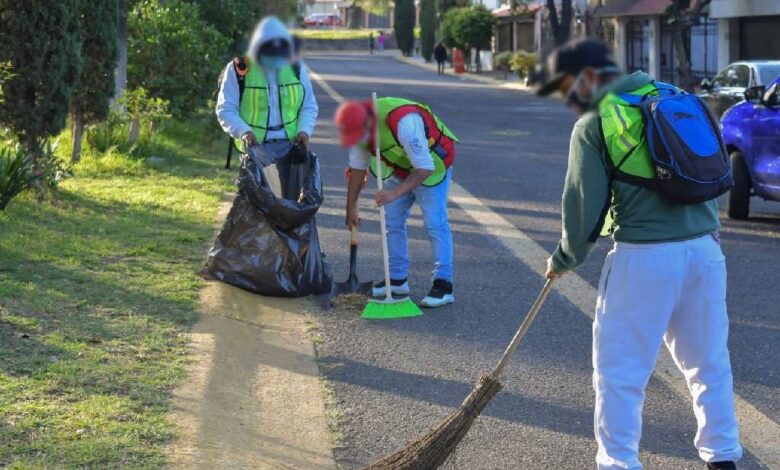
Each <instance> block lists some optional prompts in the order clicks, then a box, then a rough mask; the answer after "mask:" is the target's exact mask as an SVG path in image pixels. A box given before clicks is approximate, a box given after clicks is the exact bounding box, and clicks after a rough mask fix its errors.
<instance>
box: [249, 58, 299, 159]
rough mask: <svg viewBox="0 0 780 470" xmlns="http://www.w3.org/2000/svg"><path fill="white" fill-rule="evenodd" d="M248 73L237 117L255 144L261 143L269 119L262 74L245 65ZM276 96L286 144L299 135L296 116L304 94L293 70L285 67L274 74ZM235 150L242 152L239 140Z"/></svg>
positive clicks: (252, 66)
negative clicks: (246, 126) (254, 138)
mask: <svg viewBox="0 0 780 470" xmlns="http://www.w3.org/2000/svg"><path fill="white" fill-rule="evenodd" d="M247 66H248V68H249V71H248V72H247V74H246V76H245V77H244V92H243V94H242V96H241V103H240V107H239V114H240V115H241V119H243V120H244V122H246V123H247V124H248V125H249V126H251V127H252V130H253V131H254V133H255V136H256V137H257V140H258V142H263V141H264V140H265V137H266V135H267V134H268V131H269V124H268V119H269V117H270V114H271V113H270V110H269V105H268V103H269V98H268V93H269V90H268V83H267V81H266V77H265V70H263V68H262V67H261V66H260V65H258V64H255V63H252V62H247ZM276 84H277V93H278V95H279V100H278V102H279V107H280V111H281V114H282V127H284V131H285V134H286V135H287V138H288V139H289V140H294V139H295V136H296V135H297V134H298V115H299V114H300V111H301V107H302V106H303V98H304V96H305V94H306V92H305V90H304V88H303V85H302V84H301V80H300V78H299V77H298V74H296V73H295V69H294V68H293V66H291V65H288V66H286V67H283V68H281V69H279V70H278V71H277V72H276ZM236 147H237V148H238V149H239V150H240V151H242V152H243V151H244V144H243V142H241V139H236Z"/></svg>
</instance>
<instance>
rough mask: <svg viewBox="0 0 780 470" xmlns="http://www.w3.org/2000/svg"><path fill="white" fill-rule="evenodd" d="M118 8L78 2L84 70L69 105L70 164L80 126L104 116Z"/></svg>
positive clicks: (109, 1) (100, 1)
mask: <svg viewBox="0 0 780 470" xmlns="http://www.w3.org/2000/svg"><path fill="white" fill-rule="evenodd" d="M118 6H119V5H118V3H117V1H116V0H81V31H82V45H81V55H82V57H83V59H84V67H83V68H82V72H81V77H80V80H79V84H78V86H77V87H76V88H75V89H74V91H73V98H72V100H71V106H70V109H71V124H72V127H73V149H72V152H71V161H72V162H74V163H75V162H77V161H79V158H80V156H81V138H82V135H83V133H84V125H85V124H91V123H95V122H99V121H102V120H103V119H105V118H106V117H107V116H108V110H109V102H110V100H111V97H112V96H113V94H114V91H115V90H114V89H115V85H116V83H115V81H114V70H115V68H116V63H117V55H118V51H117V41H116V37H117V23H118V20H119V8H118Z"/></svg>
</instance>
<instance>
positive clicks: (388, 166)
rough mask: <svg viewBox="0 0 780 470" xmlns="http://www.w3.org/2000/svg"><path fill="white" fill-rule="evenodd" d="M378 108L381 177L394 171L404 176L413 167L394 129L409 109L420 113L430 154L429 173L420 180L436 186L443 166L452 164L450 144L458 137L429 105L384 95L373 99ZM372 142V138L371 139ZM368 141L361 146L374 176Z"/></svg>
mask: <svg viewBox="0 0 780 470" xmlns="http://www.w3.org/2000/svg"><path fill="white" fill-rule="evenodd" d="M377 104H378V107H379V109H378V110H377V125H378V126H379V129H378V130H379V145H380V153H381V155H382V159H383V160H384V162H383V165H382V173H383V174H382V178H383V179H387V178H389V177H390V176H392V175H394V174H398V175H399V176H402V177H405V176H406V175H407V174H408V173H409V172H411V171H412V170H413V168H412V163H411V161H410V160H409V157H408V156H407V155H406V150H404V148H403V146H402V145H401V144H400V143H399V142H398V139H397V138H396V135H395V133H396V131H397V125H398V121H399V120H400V117H402V116H403V115H405V114H408V112H410V111H414V112H417V113H418V114H420V115H421V116H422V119H423V122H424V124H425V130H426V137H427V138H428V142H427V143H428V149H429V150H430V151H431V156H432V157H433V164H434V170H433V173H432V174H431V175H430V176H429V177H428V178H426V179H425V181H423V183H422V184H423V186H436V185H437V184H439V183H441V182H442V181H443V180H444V178H445V177H446V175H447V169H448V168H449V167H450V165H451V164H452V160H453V159H454V157H455V149H454V143H455V142H458V138H457V137H456V136H455V134H453V133H452V131H450V130H449V128H447V126H446V125H445V124H444V123H443V122H442V121H441V120H440V119H439V118H438V117H437V116H436V115H435V114H433V112H431V108H430V107H428V106H427V105H425V104H422V103H417V102H415V101H411V100H407V99H403V98H393V97H384V98H379V99H378V100H377ZM403 107H408V109H407V110H405V112H403V113H402V114H400V115H395V116H391V114H392V113H393V112H394V111H396V110H399V111H400V108H403ZM371 140H372V141H373V139H371ZM371 145H372V144H368V145H366V146H365V149H366V151H367V152H368V153H369V154H370V155H371V158H370V163H369V169H370V170H371V173H373V174H374V175H375V176H376V159H375V157H374V149H373V148H370V147H371Z"/></svg>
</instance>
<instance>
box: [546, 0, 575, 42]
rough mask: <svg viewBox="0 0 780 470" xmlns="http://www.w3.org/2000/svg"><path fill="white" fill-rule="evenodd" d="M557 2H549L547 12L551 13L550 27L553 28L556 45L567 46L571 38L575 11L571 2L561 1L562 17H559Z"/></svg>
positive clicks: (553, 0) (569, 0)
mask: <svg viewBox="0 0 780 470" xmlns="http://www.w3.org/2000/svg"><path fill="white" fill-rule="evenodd" d="M555 1H556V0H547V10H548V11H549V12H550V25H551V26H552V31H553V39H554V40H555V45H556V46H560V45H562V44H565V43H566V42H567V41H568V40H569V37H570V36H571V19H572V16H573V10H572V6H571V0H560V2H561V16H560V18H559V17H558V10H557V9H556V6H555Z"/></svg>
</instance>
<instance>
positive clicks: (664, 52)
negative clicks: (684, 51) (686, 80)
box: [660, 18, 718, 84]
mask: <svg viewBox="0 0 780 470" xmlns="http://www.w3.org/2000/svg"><path fill="white" fill-rule="evenodd" d="M686 43H687V44H689V45H690V48H691V56H690V57H691V77H692V78H693V80H694V81H695V82H699V81H701V79H703V78H710V77H712V76H713V75H715V73H716V72H717V71H718V21H717V20H714V19H709V18H702V20H701V21H700V22H699V24H697V25H694V26H692V27H691V31H690V36H689V37H688V38H687V40H686ZM660 60H661V77H660V78H661V80H662V81H664V82H667V83H674V84H679V83H680V73H679V71H678V70H677V61H676V55H675V50H674V30H673V29H672V27H671V26H670V25H669V22H668V21H667V19H666V18H662V19H661V56H660Z"/></svg>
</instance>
